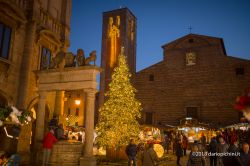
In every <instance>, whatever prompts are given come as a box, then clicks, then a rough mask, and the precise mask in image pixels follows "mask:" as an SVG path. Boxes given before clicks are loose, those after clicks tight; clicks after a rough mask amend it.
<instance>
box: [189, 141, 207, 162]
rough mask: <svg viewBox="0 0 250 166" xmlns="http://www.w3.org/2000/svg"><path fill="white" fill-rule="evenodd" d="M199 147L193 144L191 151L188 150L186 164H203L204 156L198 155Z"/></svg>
mask: <svg viewBox="0 0 250 166" xmlns="http://www.w3.org/2000/svg"><path fill="white" fill-rule="evenodd" d="M198 151H199V148H198V146H197V145H193V147H192V151H191V152H190V155H189V159H188V163H187V166H205V158H204V157H203V156H201V155H198V153H197V152H198Z"/></svg>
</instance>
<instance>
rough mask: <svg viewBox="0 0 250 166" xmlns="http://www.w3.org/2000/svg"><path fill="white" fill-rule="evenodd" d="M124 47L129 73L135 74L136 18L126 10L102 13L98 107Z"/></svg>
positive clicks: (102, 101) (101, 102) (102, 100)
mask: <svg viewBox="0 0 250 166" xmlns="http://www.w3.org/2000/svg"><path fill="white" fill-rule="evenodd" d="M121 47H124V55H125V56H126V57H127V63H128V66H129V70H130V72H131V73H132V75H133V74H135V72H136V17H135V16H134V14H133V13H132V12H131V11H130V10H129V9H128V8H121V9H116V10H112V11H108V12H104V13H103V23H102V53H101V67H102V69H103V71H102V73H101V80H100V94H99V106H101V105H102V104H103V103H104V94H105V92H106V91H107V90H108V84H109V83H110V81H111V74H112V71H113V69H114V67H115V66H116V64H117V60H118V56H119V54H120V52H121Z"/></svg>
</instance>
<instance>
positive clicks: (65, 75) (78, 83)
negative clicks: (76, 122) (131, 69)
mask: <svg viewBox="0 0 250 166" xmlns="http://www.w3.org/2000/svg"><path fill="white" fill-rule="evenodd" d="M100 71H101V69H100V68H99V67H96V66H81V67H77V68H75V67H69V68H63V69H50V70H39V71H35V74H36V76H37V78H38V80H37V84H38V94H39V101H38V110H37V121H36V131H35V133H36V134H35V144H36V145H35V146H36V148H39V147H41V145H40V144H41V143H39V142H41V141H42V140H43V137H44V130H45V125H44V118H45V105H46V96H47V94H48V92H51V91H65V90H83V92H84V93H85V96H86V99H85V100H86V110H85V111H86V121H85V146H84V149H83V151H84V154H83V157H81V158H80V165H88V166H95V165H96V160H95V158H94V156H93V138H94V135H93V133H94V111H95V94H96V92H97V89H96V88H97V81H96V77H97V74H99V73H100Z"/></svg>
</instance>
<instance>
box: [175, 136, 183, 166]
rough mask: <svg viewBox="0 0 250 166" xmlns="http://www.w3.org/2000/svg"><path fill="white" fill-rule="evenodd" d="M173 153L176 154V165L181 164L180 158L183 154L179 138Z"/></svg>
mask: <svg viewBox="0 0 250 166" xmlns="http://www.w3.org/2000/svg"><path fill="white" fill-rule="evenodd" d="M175 154H176V156H177V165H181V164H180V160H181V157H182V156H183V149H182V143H181V140H180V139H179V140H178V141H177V144H176V153H175Z"/></svg>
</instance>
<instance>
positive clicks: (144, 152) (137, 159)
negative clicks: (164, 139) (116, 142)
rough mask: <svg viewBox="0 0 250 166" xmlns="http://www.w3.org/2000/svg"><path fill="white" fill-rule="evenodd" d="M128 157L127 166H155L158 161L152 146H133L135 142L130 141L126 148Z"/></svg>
mask: <svg viewBox="0 0 250 166" xmlns="http://www.w3.org/2000/svg"><path fill="white" fill-rule="evenodd" d="M126 154H127V156H128V166H155V165H156V162H157V160H158V157H157V154H156V152H155V151H154V148H153V144H149V145H148V147H146V148H145V146H144V144H142V143H140V144H138V145H136V144H135V140H134V139H131V140H130V143H129V145H127V147H126Z"/></svg>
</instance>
